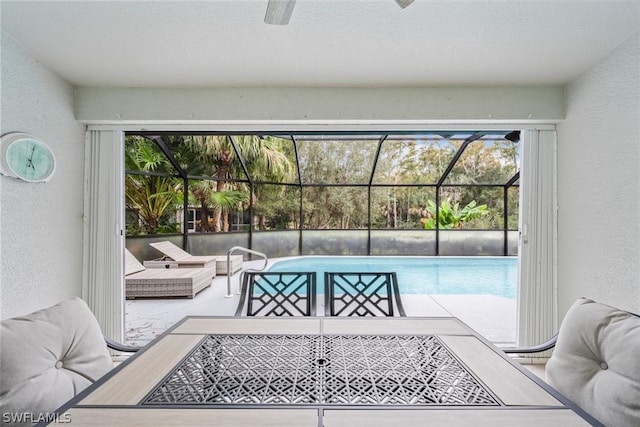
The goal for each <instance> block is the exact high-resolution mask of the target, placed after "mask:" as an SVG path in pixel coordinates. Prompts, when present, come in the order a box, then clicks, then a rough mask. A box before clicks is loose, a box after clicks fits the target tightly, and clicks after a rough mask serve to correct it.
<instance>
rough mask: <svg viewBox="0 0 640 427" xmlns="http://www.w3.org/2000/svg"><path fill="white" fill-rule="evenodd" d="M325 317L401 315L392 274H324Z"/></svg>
mask: <svg viewBox="0 0 640 427" xmlns="http://www.w3.org/2000/svg"><path fill="white" fill-rule="evenodd" d="M324 286H325V291H324V295H325V306H324V309H325V315H326V316H395V315H398V316H405V315H406V314H405V312H404V307H403V306H402V300H401V299H400V291H399V289H398V278H397V276H396V273H389V272H382V273H374V272H367V273H331V272H327V273H325V275H324Z"/></svg>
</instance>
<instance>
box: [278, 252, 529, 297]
mask: <svg viewBox="0 0 640 427" xmlns="http://www.w3.org/2000/svg"><path fill="white" fill-rule="evenodd" d="M269 271H275V272H284V271H292V272H293V271H295V272H301V271H315V272H317V282H318V283H317V285H318V291H319V292H320V293H322V292H323V290H324V273H325V272H327V271H333V272H371V271H380V272H383V271H395V272H396V273H397V275H398V284H399V287H400V293H402V294H405V295H411V294H413V295H429V294H440V295H496V296H502V297H505V298H509V299H515V298H516V296H517V294H518V259H517V258H516V257H499V258H498V257H486V258H485V257H473V258H450V257H446V258H443V257H344V256H320V257H316V256H309V257H300V258H293V259H288V260H282V261H278V262H276V263H274V264H273V265H272V266H271V267H270V268H269Z"/></svg>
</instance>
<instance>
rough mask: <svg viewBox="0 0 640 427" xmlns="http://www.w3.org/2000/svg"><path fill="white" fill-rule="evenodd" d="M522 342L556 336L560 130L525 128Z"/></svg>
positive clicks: (520, 311)
mask: <svg viewBox="0 0 640 427" xmlns="http://www.w3.org/2000/svg"><path fill="white" fill-rule="evenodd" d="M521 140H522V143H521V146H522V148H521V149H522V155H521V156H520V158H521V159H522V160H521V165H520V224H521V225H520V242H519V244H520V247H519V249H520V251H519V253H520V268H519V271H520V283H519V285H520V286H519V288H520V294H519V310H518V312H519V316H518V344H519V345H520V346H530V345H534V344H539V343H541V342H543V341H546V340H547V339H549V338H551V337H552V336H553V334H554V333H555V332H556V331H557V329H558V320H557V319H558V317H557V268H556V267H557V263H556V254H557V161H556V153H557V139H556V132H555V130H538V129H531V130H525V131H523V132H522V138H521Z"/></svg>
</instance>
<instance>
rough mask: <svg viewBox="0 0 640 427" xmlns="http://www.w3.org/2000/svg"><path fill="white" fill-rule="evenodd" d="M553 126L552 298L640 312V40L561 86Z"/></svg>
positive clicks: (564, 304) (561, 308) (633, 38)
mask: <svg viewBox="0 0 640 427" xmlns="http://www.w3.org/2000/svg"><path fill="white" fill-rule="evenodd" d="M566 105H567V106H566V120H565V121H564V123H561V124H560V125H559V126H558V199H559V212H558V216H559V219H558V264H559V265H558V291H559V312H560V315H561V316H563V315H564V313H566V311H567V309H568V307H569V306H570V305H571V304H572V303H573V301H575V299H576V298H578V297H580V296H585V297H589V298H593V299H596V300H599V301H601V302H603V303H607V304H610V305H613V306H616V307H620V308H624V309H626V310H629V311H633V312H635V313H640V33H636V34H634V35H633V36H631V37H630V38H629V39H627V40H626V42H625V43H623V44H622V45H621V46H620V47H618V49H616V50H615V51H614V52H612V53H611V54H610V55H608V56H607V57H606V58H604V59H602V60H601V61H600V62H598V63H597V64H596V65H595V66H593V67H592V68H591V69H589V70H588V71H587V72H585V73H584V74H583V75H582V76H580V77H579V78H578V79H576V80H575V81H574V82H572V83H571V84H570V85H568V87H567V91H566Z"/></svg>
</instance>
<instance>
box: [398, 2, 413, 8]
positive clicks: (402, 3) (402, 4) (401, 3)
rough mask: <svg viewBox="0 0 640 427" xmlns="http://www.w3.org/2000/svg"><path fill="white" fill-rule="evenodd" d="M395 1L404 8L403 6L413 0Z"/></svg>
mask: <svg viewBox="0 0 640 427" xmlns="http://www.w3.org/2000/svg"><path fill="white" fill-rule="evenodd" d="M396 3H398V6H400V7H401V8H403V9H404V8H405V7H407V6H409V5H410V4H411V3H413V0H396Z"/></svg>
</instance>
